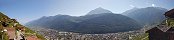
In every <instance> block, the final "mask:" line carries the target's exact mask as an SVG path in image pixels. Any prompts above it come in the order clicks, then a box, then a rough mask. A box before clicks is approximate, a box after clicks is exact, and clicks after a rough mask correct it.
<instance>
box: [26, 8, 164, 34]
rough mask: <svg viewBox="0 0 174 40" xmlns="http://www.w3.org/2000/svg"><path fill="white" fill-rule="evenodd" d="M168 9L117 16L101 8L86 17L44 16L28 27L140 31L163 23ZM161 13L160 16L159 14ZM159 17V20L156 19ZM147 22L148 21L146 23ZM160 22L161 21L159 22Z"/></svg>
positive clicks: (131, 12)
mask: <svg viewBox="0 0 174 40" xmlns="http://www.w3.org/2000/svg"><path fill="white" fill-rule="evenodd" d="M165 11H166V9H164V8H158V7H147V8H135V9H131V10H128V11H126V12H124V13H122V14H115V13H113V12H111V11H109V10H106V9H103V8H101V7H99V8H96V9H94V10H92V11H90V12H89V13H88V14H87V15H85V16H78V17H77V16H69V15H56V16H48V17H46V16H44V17H42V18H40V19H37V20H34V21H31V22H28V23H26V26H28V27H45V28H51V29H56V30H59V31H68V32H77V33H89V34H101V33H116V32H126V31H132V30H138V29H140V28H142V26H144V25H146V22H147V24H150V23H149V22H151V23H155V22H152V21H151V20H156V22H161V20H163V19H165V18H163V15H161V14H162V13H164V12H165ZM158 13H159V14H158ZM156 17H157V18H156ZM146 20H147V21H146ZM158 20H160V21H158Z"/></svg>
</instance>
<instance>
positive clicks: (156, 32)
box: [146, 9, 174, 40]
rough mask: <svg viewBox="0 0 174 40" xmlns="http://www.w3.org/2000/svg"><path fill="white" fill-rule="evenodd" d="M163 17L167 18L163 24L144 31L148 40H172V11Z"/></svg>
mask: <svg viewBox="0 0 174 40" xmlns="http://www.w3.org/2000/svg"><path fill="white" fill-rule="evenodd" d="M164 15H165V16H166V18H167V19H166V21H165V23H162V24H160V25H159V26H156V27H154V28H152V29H150V30H148V31H146V33H148V38H149V40H174V9H172V10H169V11H167V12H166V13H165V14H164Z"/></svg>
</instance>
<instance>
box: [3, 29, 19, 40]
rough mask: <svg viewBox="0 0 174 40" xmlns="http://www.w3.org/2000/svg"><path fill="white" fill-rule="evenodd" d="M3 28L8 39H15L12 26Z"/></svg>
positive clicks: (14, 30)
mask: <svg viewBox="0 0 174 40" xmlns="http://www.w3.org/2000/svg"><path fill="white" fill-rule="evenodd" d="M4 29H5V30H7V31H6V32H5V33H7V36H8V37H9V40H15V39H16V34H15V32H16V29H15V28H13V27H5V28H4Z"/></svg>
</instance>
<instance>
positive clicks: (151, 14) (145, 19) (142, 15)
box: [122, 7, 167, 25]
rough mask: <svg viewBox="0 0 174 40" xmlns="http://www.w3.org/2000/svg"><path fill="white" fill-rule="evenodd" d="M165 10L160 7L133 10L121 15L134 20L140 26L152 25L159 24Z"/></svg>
mask: <svg viewBox="0 0 174 40" xmlns="http://www.w3.org/2000/svg"><path fill="white" fill-rule="evenodd" d="M166 11H167V9H165V8H160V7H147V8H133V9H131V10H128V11H125V12H123V13H122V14H123V15H125V16H128V17H130V18H133V19H135V20H136V21H138V22H140V23H141V24H142V25H154V24H159V23H161V22H162V21H163V20H164V19H165V16H164V15H163V14H164V13H165V12H166Z"/></svg>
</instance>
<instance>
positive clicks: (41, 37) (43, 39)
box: [36, 33, 46, 40]
mask: <svg viewBox="0 0 174 40" xmlns="http://www.w3.org/2000/svg"><path fill="white" fill-rule="evenodd" d="M36 36H37V37H38V38H40V39H41V40H46V39H45V38H44V37H43V36H42V35H40V34H38V33H36Z"/></svg>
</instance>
